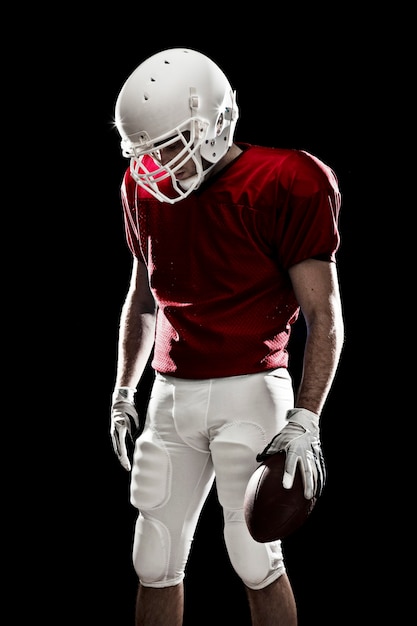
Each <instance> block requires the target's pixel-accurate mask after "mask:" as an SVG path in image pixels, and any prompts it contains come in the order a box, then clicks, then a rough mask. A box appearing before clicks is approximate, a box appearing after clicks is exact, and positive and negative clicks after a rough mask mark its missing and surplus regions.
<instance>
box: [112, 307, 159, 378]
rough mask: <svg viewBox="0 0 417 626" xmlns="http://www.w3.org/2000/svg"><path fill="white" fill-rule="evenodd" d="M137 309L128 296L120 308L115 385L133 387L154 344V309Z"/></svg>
mask: <svg viewBox="0 0 417 626" xmlns="http://www.w3.org/2000/svg"><path fill="white" fill-rule="evenodd" d="M137 308H139V307H138V306H137V303H134V302H133V300H132V299H128V300H126V302H125V304H124V307H123V309H122V315H121V318H120V328H119V343H118V357H117V371H116V382H115V386H116V387H131V388H135V387H136V386H137V384H138V383H139V381H140V379H141V376H142V374H143V372H144V370H145V367H146V364H147V363H148V360H149V356H150V354H151V351H152V347H153V344H154V334H155V319H156V312H155V311H154V312H140V311H138V310H137Z"/></svg>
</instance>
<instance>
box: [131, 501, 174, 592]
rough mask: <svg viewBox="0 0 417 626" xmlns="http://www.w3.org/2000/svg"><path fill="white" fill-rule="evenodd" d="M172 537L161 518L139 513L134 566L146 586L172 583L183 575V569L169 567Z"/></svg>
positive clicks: (134, 548)
mask: <svg viewBox="0 0 417 626" xmlns="http://www.w3.org/2000/svg"><path fill="white" fill-rule="evenodd" d="M170 548H171V538H170V535H169V531H168V529H167V527H166V526H165V525H164V524H162V523H161V522H160V521H158V520H155V519H153V518H151V517H148V516H147V517H144V516H143V514H142V513H140V514H139V516H138V519H137V521H136V527H135V539H134V542H133V567H134V569H135V572H136V574H137V575H138V578H139V581H140V583H141V585H143V586H144V587H156V588H159V587H171V586H174V585H177V584H178V583H180V582H181V581H182V580H183V578H184V570H179V571H177V572H171V571H170V562H169V555H170V552H171V550H170Z"/></svg>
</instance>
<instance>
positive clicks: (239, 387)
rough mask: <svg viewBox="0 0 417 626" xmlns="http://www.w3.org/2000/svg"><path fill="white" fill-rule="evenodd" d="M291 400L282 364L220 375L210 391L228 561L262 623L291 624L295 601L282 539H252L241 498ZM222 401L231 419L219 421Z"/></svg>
mask: <svg viewBox="0 0 417 626" xmlns="http://www.w3.org/2000/svg"><path fill="white" fill-rule="evenodd" d="M292 406H293V390H292V381H291V379H290V377H289V375H288V373H287V372H286V371H285V370H277V371H276V372H270V373H268V374H256V375H251V376H246V377H234V378H233V379H230V380H229V381H224V383H223V381H221V380H219V381H217V382H216V384H215V385H214V386H213V391H212V395H211V403H210V424H212V428H211V429H210V434H211V437H212V440H211V444H210V447H211V451H212V458H213V463H214V467H215V472H216V479H217V492H218V495H219V501H220V504H221V505H222V507H223V513H224V520H225V527H224V536H225V543H226V547H227V550H228V554H229V557H230V561H231V564H232V566H233V568H234V569H235V571H236V573H237V574H238V575H239V576H240V578H241V579H242V581H243V583H244V584H245V586H246V587H247V589H248V598H249V604H250V610H251V614H252V619H253V623H254V624H256V625H258V624H261V625H262V626H272V625H274V626H277V624H285V626H293V625H295V624H296V611H295V602H294V596H293V593H292V589H291V586H290V583H289V581H288V577H287V575H286V569H285V564H284V560H283V555H282V549H281V542H279V541H275V542H271V543H265V544H264V543H259V542H256V541H254V540H253V538H252V537H251V535H250V533H249V531H248V528H247V525H246V521H245V516H244V508H243V501H244V495H245V490H246V485H247V483H248V480H249V478H250V476H251V475H252V473H253V471H254V470H255V469H256V467H257V466H258V463H257V461H256V454H257V452H258V451H259V450H260V449H262V446H263V444H264V442H266V443H267V442H268V441H269V440H270V438H272V437H273V436H274V435H275V434H276V433H277V432H279V430H281V429H282V428H283V427H284V426H285V424H286V413H287V410H288V409H289V408H292ZM224 407H227V412H226V413H230V414H231V415H232V416H233V419H232V420H231V419H230V417H224V422H223V424H222V422H221V420H219V419H218V418H216V417H215V416H216V413H217V415H218V416H219V415H222V414H223V415H225V410H224ZM278 605H279V610H278ZM278 616H280V619H281V621H277V620H278ZM268 618H269V621H268Z"/></svg>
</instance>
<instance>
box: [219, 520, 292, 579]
mask: <svg viewBox="0 0 417 626" xmlns="http://www.w3.org/2000/svg"><path fill="white" fill-rule="evenodd" d="M224 516H225V527H224V538H225V543H226V548H227V551H228V554H229V558H230V562H231V564H232V567H233V569H234V570H235V572H236V573H237V575H238V576H239V577H240V578H241V580H242V581H243V583H244V584H245V585H246V586H247V587H249V589H263V588H264V587H266V586H267V585H269V584H270V583H272V582H273V581H274V580H276V579H277V578H279V577H280V576H281V575H282V574H284V573H285V565H284V561H283V555H282V548H281V542H280V541H274V542H271V543H259V542H257V541H255V540H254V539H252V537H251V535H250V533H249V531H248V528H247V525H246V522H245V517H244V512H243V511H242V510H239V511H225V512H224Z"/></svg>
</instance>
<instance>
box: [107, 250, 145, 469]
mask: <svg viewBox="0 0 417 626" xmlns="http://www.w3.org/2000/svg"><path fill="white" fill-rule="evenodd" d="M155 319H156V304H155V301H154V298H153V296H152V293H151V291H150V288H149V282H148V274H147V269H146V266H145V264H144V263H141V262H140V261H138V260H137V259H136V258H134V259H133V266H132V274H131V280H130V285H129V290H128V293H127V295H126V299H125V302H124V304H123V307H122V312H121V316H120V327H119V342H118V355H117V370H116V382H115V387H114V391H113V395H112V406H111V426H110V435H111V439H112V443H113V448H114V451H115V453H116V455H117V457H118V459H119V461H120V463H121V465H122V466H123V467H124V468H125V469H126V470H128V471H129V470H130V468H131V465H130V460H129V457H128V452H127V446H126V438H127V436H129V437H130V438H131V439H133V437H134V435H135V434H139V433H140V429H139V416H138V413H137V411H136V407H135V401H134V397H135V392H136V387H137V385H138V383H139V381H140V378H141V376H142V374H143V372H144V370H145V367H146V365H147V363H148V360H149V357H150V354H151V351H152V347H153V343H154V333H155ZM142 429H143V425H142Z"/></svg>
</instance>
